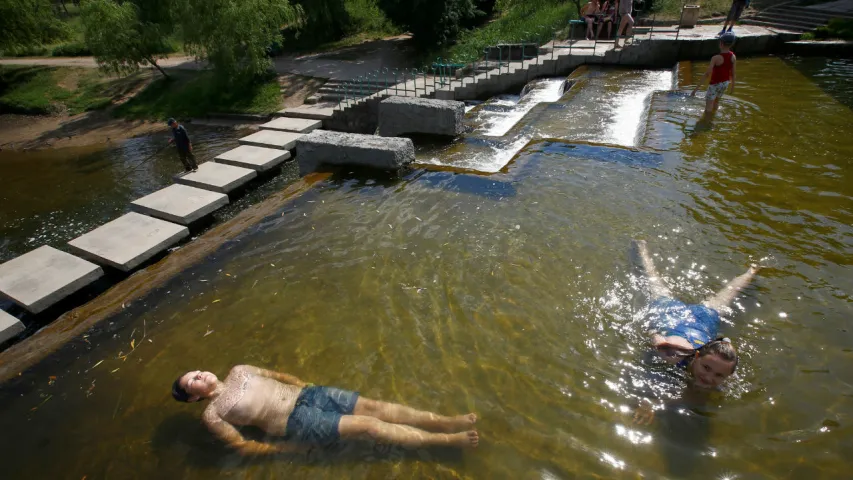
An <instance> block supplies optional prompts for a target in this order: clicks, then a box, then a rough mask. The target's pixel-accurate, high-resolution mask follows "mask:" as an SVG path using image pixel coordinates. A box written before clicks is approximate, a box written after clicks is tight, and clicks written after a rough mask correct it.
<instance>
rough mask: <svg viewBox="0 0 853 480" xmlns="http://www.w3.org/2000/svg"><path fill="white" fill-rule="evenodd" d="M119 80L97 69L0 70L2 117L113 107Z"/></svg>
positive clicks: (0, 68) (78, 111)
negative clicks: (102, 73)
mask: <svg viewBox="0 0 853 480" xmlns="http://www.w3.org/2000/svg"><path fill="white" fill-rule="evenodd" d="M114 82H119V81H118V80H105V79H104V78H102V77H101V76H100V74H99V73H98V72H97V71H96V70H94V69H84V68H49V67H31V66H3V67H0V113H23V114H49V113H56V112H63V111H67V112H68V113H70V114H72V115H73V114H77V113H81V112H85V111H89V110H97V109H101V108H105V107H106V106H108V105H110V103H112V99H113V96H114V95H115V94H116V92H117V90H116V88H111V87H115V86H116V85H113V83H114Z"/></svg>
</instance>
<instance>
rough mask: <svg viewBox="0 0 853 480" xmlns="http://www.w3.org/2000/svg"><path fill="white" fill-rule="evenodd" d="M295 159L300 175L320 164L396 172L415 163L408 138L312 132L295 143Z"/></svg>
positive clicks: (413, 151)
mask: <svg viewBox="0 0 853 480" xmlns="http://www.w3.org/2000/svg"><path fill="white" fill-rule="evenodd" d="M296 160H297V161H298V162H299V169H300V170H301V171H302V172H312V171H314V170H316V168H317V167H318V166H319V165H323V164H325V165H354V166H361V167H370V168H376V169H380V170H398V169H400V168H401V167H403V166H405V165H408V164H410V163H412V162H413V161H414V160H415V146H414V144H413V143H412V141H411V140H410V139H408V138H389V137H377V136H375V135H363V134H359V133H341V132H329V131H326V130H315V131H313V132H311V133H310V134H308V135H305V136H304V137H302V138H300V139H299V141H298V142H297V144H296Z"/></svg>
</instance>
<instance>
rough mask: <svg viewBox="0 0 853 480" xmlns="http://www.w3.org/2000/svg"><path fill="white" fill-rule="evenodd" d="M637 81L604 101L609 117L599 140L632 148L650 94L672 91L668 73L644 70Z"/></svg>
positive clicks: (670, 76)
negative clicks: (603, 133) (608, 106)
mask: <svg viewBox="0 0 853 480" xmlns="http://www.w3.org/2000/svg"><path fill="white" fill-rule="evenodd" d="M642 76H643V78H642V80H640V81H639V82H632V83H634V85H631V87H632V88H623V89H620V90H619V91H618V92H617V93H616V94H615V95H614V96H613V97H612V98H611V99H610V101H609V102H608V104H609V105H610V112H609V113H610V115H609V117H610V118H609V119H608V122H607V125H608V128H607V130H606V133H605V138H604V139H603V141H604V142H605V143H612V144H615V145H624V146H626V147H633V146H636V144H637V138H638V137H639V136H641V135H642V132H641V131H640V129H641V127H642V126H643V125H644V124H645V120H646V116H647V112H648V108H649V100H650V99H651V95H652V93H654V92H657V91H662V90H669V89H671V88H672V72H671V71H669V70H645V71H643V74H642Z"/></svg>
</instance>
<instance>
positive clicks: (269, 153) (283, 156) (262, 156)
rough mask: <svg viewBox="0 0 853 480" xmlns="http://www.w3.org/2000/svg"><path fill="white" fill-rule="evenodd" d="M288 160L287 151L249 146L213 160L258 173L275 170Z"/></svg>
mask: <svg viewBox="0 0 853 480" xmlns="http://www.w3.org/2000/svg"><path fill="white" fill-rule="evenodd" d="M289 158H290V152H288V151H287V150H278V149H275V148H264V147H253V146H251V145H240V146H239V147H237V148H235V149H233V150H228V151H227V152H225V153H223V154H222V155H219V156H218V157H216V158H215V159H213V161H214V162H216V163H224V164H226V165H233V166H235V167H243V168H251V169H253V170H257V171H259V172H265V171H267V170H270V169H272V168H275V167H277V166H279V165H281V164H282V163H284V162H285V161H286V160H288V159H289Z"/></svg>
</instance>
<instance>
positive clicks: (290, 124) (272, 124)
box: [261, 117, 323, 133]
mask: <svg viewBox="0 0 853 480" xmlns="http://www.w3.org/2000/svg"><path fill="white" fill-rule="evenodd" d="M322 126H323V121H322V120H311V119H308V118H290V117H279V118H276V119H274V120H271V121H269V122H267V123H265V124H263V125H261V129H263V130H278V131H282V132H296V133H311V132H312V131H314V130H317V129H318V128H321V127H322Z"/></svg>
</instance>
